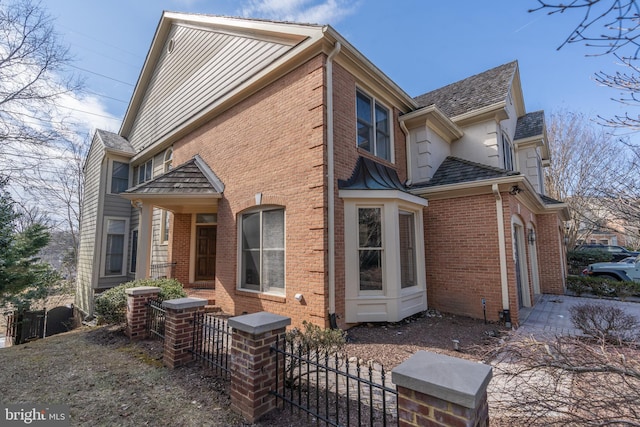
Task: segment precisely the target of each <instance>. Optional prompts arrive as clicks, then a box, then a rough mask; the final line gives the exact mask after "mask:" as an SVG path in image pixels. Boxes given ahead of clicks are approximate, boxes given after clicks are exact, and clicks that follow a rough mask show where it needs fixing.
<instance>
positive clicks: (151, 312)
mask: <svg viewBox="0 0 640 427" xmlns="http://www.w3.org/2000/svg"><path fill="white" fill-rule="evenodd" d="M165 314H166V310H165V309H164V308H162V301H160V300H158V299H150V300H149V301H148V302H147V331H148V332H149V335H150V336H151V337H152V338H153V337H156V338H160V339H161V340H162V341H164V326H165Z"/></svg>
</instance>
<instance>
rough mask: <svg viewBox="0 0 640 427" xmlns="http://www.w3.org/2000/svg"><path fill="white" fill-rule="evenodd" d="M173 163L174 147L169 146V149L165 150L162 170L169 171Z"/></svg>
mask: <svg viewBox="0 0 640 427" xmlns="http://www.w3.org/2000/svg"><path fill="white" fill-rule="evenodd" d="M172 163H173V148H169V149H167V151H165V152H164V160H163V162H162V164H163V168H162V171H163V172H169V171H170V170H171V169H172Z"/></svg>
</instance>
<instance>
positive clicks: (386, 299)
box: [339, 190, 428, 323]
mask: <svg viewBox="0 0 640 427" xmlns="http://www.w3.org/2000/svg"><path fill="white" fill-rule="evenodd" d="M339 196H340V197H341V198H343V199H344V215H345V223H344V230H345V233H344V246H345V320H346V322H347V323H358V322H368V321H371V322H375V321H391V322H395V321H399V320H401V319H403V318H404V317H407V316H409V315H411V314H415V313H417V312H419V311H424V310H426V308H427V299H426V298H427V296H426V289H427V285H426V272H425V263H424V223H423V221H424V217H423V208H424V207H425V206H427V204H428V203H427V201H426V200H425V199H422V198H420V197H417V196H413V195H411V194H407V193H404V192H402V191H396V190H341V191H340V192H339ZM380 206H382V207H383V213H382V218H383V224H382V227H383V231H382V233H383V245H384V249H383V250H384V256H383V290H384V292H379V291H361V290H360V276H359V274H360V263H359V258H358V256H359V255H358V249H359V248H358V241H357V239H358V237H357V235H356V233H357V232H358V209H359V208H361V207H380ZM400 211H406V212H410V213H413V214H414V233H415V252H416V253H415V259H416V285H415V286H410V287H407V288H404V289H403V288H402V287H401V285H400V280H401V272H400V253H399V244H400V234H399V233H400V231H399V224H398V215H399V213H400ZM351 230H353V231H351Z"/></svg>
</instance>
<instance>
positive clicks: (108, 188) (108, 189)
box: [105, 157, 131, 196]
mask: <svg viewBox="0 0 640 427" xmlns="http://www.w3.org/2000/svg"><path fill="white" fill-rule="evenodd" d="M113 162H118V163H122V164H123V165H127V167H128V168H129V169H128V172H127V188H129V182H130V181H129V177H130V175H131V165H130V164H129V162H128V161H127V160H124V161H123V160H121V159H114V158H110V157H109V158H107V182H106V183H105V187H106V188H105V190H106V193H107V194H111V195H114V196H115V195H119V194H121V193H113V192H111V184H112V180H113ZM125 190H126V188H125Z"/></svg>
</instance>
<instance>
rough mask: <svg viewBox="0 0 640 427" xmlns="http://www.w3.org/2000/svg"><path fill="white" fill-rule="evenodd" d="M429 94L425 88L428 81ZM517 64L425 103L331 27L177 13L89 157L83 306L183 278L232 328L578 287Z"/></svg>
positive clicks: (538, 121)
mask: <svg viewBox="0 0 640 427" xmlns="http://www.w3.org/2000/svg"><path fill="white" fill-rule="evenodd" d="M427 85H428V82H425V86H427ZM549 161H550V159H549V151H548V145H547V139H546V132H545V125H544V114H543V113H542V112H540V111H539V112H534V113H526V111H525V108H524V101H523V96H522V90H521V87H520V79H519V71H518V64H517V62H511V63H508V64H504V65H501V66H499V67H497V68H494V69H492V70H488V71H486V72H484V73H481V74H479V75H476V76H473V77H470V78H468V79H465V80H463V81H461V82H457V83H454V84H452V85H449V86H446V87H444V88H441V89H438V90H436V91H433V92H429V93H427V94H424V95H421V96H418V97H416V98H412V97H410V96H409V95H407V94H406V93H405V92H404V91H403V90H402V89H401V88H400V87H398V86H397V85H396V84H395V83H394V82H393V81H391V80H390V79H389V78H388V77H387V76H386V75H384V74H383V73H382V72H381V71H380V70H379V69H378V68H377V67H376V66H375V65H374V64H372V63H371V62H370V61H369V60H368V59H367V58H365V57H364V56H363V55H362V54H361V53H359V52H358V51H357V50H356V49H355V48H354V47H353V46H352V45H350V44H349V42H348V41H347V40H345V39H344V38H343V37H342V36H341V35H340V34H338V33H337V32H336V31H335V30H334V29H333V28H331V27H329V26H319V25H299V24H293V23H280V22H271V21H259V20H250V19H238V18H227V17H219V16H210V15H193V14H182V13H173V12H165V13H163V15H162V18H161V19H160V23H159V25H158V28H157V30H156V34H155V37H154V39H153V42H152V45H151V48H150V50H149V53H148V55H147V59H146V62H145V64H144V67H143V69H142V73H141V75H140V78H139V81H138V83H137V86H136V88H135V91H134V93H133V96H132V99H131V102H130V105H129V107H128V110H127V113H126V115H125V118H124V121H123V123H122V126H121V129H120V131H119V133H118V134H114V133H110V132H106V131H102V130H98V131H96V133H95V136H94V138H93V142H92V145H91V148H90V150H89V153H88V156H87V159H86V163H85V199H84V206H83V213H82V225H81V243H80V251H79V260H78V282H77V285H78V292H77V305H78V307H79V308H80V309H81V310H82V311H84V312H85V313H86V314H89V315H90V314H92V312H93V307H92V305H93V304H92V301H93V297H94V295H95V294H96V293H99V292H101V291H102V290H104V289H107V288H109V287H112V286H114V285H116V284H118V283H122V282H125V281H128V280H132V279H134V278H144V277H157V276H173V277H175V278H176V279H178V280H179V281H180V282H181V283H183V285H184V287H185V288H186V289H187V291H188V293H189V294H191V295H193V296H200V297H204V298H206V299H209V300H210V303H211V304H215V305H217V306H219V307H220V308H222V309H223V310H224V311H225V312H228V313H231V314H242V313H245V312H246V313H252V312H256V311H261V310H265V311H270V312H273V313H279V314H286V315H287V316H290V317H292V319H293V324H294V325H299V324H300V323H301V322H302V320H305V319H306V320H309V321H312V322H313V323H316V324H319V325H323V326H329V325H332V326H336V325H337V326H339V327H348V326H349V325H351V324H354V323H358V322H364V321H367V322H375V321H398V320H401V319H403V318H405V317H407V316H410V315H412V314H415V313H418V312H420V311H423V310H425V309H427V307H431V308H436V309H440V310H443V311H446V312H451V313H456V314H460V315H468V316H474V317H482V315H483V301H484V307H485V308H486V313H487V317H488V318H489V319H490V320H497V319H498V317H499V315H501V314H504V312H503V310H510V314H511V316H512V319H513V321H514V322H517V320H518V313H519V308H520V307H529V306H531V305H532V304H534V303H535V296H536V295H538V294H541V293H559V294H561V293H563V291H564V277H565V271H566V265H565V261H564V260H565V257H564V252H565V249H564V246H563V239H562V230H563V226H562V221H563V220H566V219H567V208H566V205H564V204H563V203H561V202H559V201H556V200H553V199H550V198H548V197H546V196H545V195H544V187H543V180H542V168H543V167H544V166H545V165H546V164H548V162H549Z"/></svg>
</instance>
